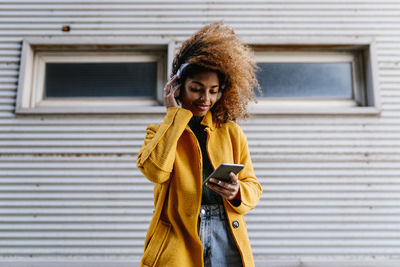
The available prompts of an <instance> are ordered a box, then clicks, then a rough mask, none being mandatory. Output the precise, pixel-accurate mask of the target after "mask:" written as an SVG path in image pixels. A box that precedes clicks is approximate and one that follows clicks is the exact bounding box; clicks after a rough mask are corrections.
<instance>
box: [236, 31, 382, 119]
mask: <svg viewBox="0 0 400 267" xmlns="http://www.w3.org/2000/svg"><path fill="white" fill-rule="evenodd" d="M243 41H245V42H246V43H247V44H248V45H249V46H250V47H251V48H252V49H253V52H254V55H255V59H256V62H259V60H260V59H262V60H268V61H270V62H272V61H273V58H276V57H278V60H279V61H278V62H282V61H283V60H284V61H286V62H293V59H291V58H290V57H293V56H295V57H298V58H301V57H302V56H303V60H305V61H307V59H305V58H304V56H309V55H312V54H314V58H313V59H311V60H310V61H312V60H315V59H317V58H318V57H320V60H321V61H322V62H326V61H323V60H327V59H328V61H331V62H335V59H334V58H335V57H336V58H342V59H343V58H345V57H349V56H351V57H352V60H351V61H352V64H353V67H354V68H352V70H353V77H354V78H353V85H355V86H353V89H355V90H356V92H357V94H355V97H356V100H357V101H358V102H359V104H360V105H355V103H354V101H352V100H332V99H331V100H330V99H293V98H292V99H291V98H287V99H284V98H282V99H273V98H269V99H268V98H267V99H263V98H262V97H260V98H257V103H256V104H253V103H252V104H250V106H249V108H250V111H251V113H252V114H279V115H280V114H282V115H286V114H288V115H291V114H304V115H307V114H311V115H315V114H320V115H323V114H326V115H337V114H339V115H344V114H348V115H352V114H359V115H379V114H380V112H381V106H380V97H379V82H378V73H377V70H378V67H377V63H376V52H375V41H374V40H373V39H371V38H335V39H332V38H324V37H321V38H314V37H310V38H308V39H303V38H296V39H293V38H279V37H276V38H275V37H274V38H263V37H261V38H244V39H243ZM274 53H275V55H273V54H274ZM282 55H284V56H283V57H282ZM268 57H269V58H268ZM279 57H280V58H279ZM267 58H268V59H267ZM263 62H265V61H263ZM274 62H277V61H274ZM303 62H304V61H303ZM314 62H315V61H314ZM362 88H364V89H362ZM361 89H362V90H361Z"/></svg>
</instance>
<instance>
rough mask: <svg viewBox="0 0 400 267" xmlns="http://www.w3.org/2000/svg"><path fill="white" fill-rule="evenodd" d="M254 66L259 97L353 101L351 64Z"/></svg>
mask: <svg viewBox="0 0 400 267" xmlns="http://www.w3.org/2000/svg"><path fill="white" fill-rule="evenodd" d="M258 66H259V67H260V70H259V72H258V73H257V78H258V81H259V83H260V85H261V88H262V91H263V94H264V95H263V97H277V98H279V97H281V98H346V99H349V98H353V82H352V81H353V78H352V69H351V63H258ZM257 96H259V94H258V93H257Z"/></svg>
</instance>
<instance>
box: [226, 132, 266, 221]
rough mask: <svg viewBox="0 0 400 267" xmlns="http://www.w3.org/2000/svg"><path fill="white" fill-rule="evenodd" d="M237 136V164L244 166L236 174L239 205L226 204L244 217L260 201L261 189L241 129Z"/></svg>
mask: <svg viewBox="0 0 400 267" xmlns="http://www.w3.org/2000/svg"><path fill="white" fill-rule="evenodd" d="M239 136H240V137H239V147H240V150H239V163H240V164H243V165H244V168H243V170H242V171H241V172H239V174H238V179H239V187H240V202H239V203H240V204H239V205H234V204H233V203H232V202H230V201H228V203H229V205H230V206H231V207H232V208H233V209H234V210H235V211H236V212H237V213H239V214H241V215H244V214H246V213H248V212H249V211H250V210H252V209H253V208H254V207H255V206H256V204H257V203H258V201H259V200H260V197H261V193H262V188H261V185H260V183H259V182H258V181H257V177H256V176H255V174H254V169H253V164H252V162H251V157H250V152H249V148H248V144H247V138H246V136H245V134H244V133H243V131H242V129H240V134H239Z"/></svg>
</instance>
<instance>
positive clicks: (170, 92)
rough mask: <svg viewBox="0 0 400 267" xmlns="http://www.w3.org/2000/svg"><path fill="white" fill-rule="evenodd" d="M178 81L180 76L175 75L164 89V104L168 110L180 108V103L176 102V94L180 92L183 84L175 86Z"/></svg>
mask: <svg viewBox="0 0 400 267" xmlns="http://www.w3.org/2000/svg"><path fill="white" fill-rule="evenodd" d="M177 81H178V76H177V75H174V76H173V77H172V78H171V79H170V80H169V81H168V82H167V84H166V85H165V87H164V103H165V106H166V107H167V108H170V107H177V106H178V103H177V102H176V99H175V92H176V91H177V90H179V88H180V87H181V84H180V83H178V85H175V86H174V84H175V82H177Z"/></svg>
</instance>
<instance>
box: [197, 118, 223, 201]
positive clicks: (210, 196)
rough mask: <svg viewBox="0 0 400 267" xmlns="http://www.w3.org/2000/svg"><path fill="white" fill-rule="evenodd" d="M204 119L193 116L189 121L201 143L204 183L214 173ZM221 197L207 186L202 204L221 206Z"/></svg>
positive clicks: (203, 192)
mask: <svg viewBox="0 0 400 267" xmlns="http://www.w3.org/2000/svg"><path fill="white" fill-rule="evenodd" d="M202 120H203V117H197V116H193V117H192V118H191V119H190V121H189V127H190V129H192V131H193V133H194V134H195V135H196V137H197V141H198V142H199V145H200V149H201V155H202V158H203V182H204V181H205V180H206V178H207V177H208V176H209V175H210V174H211V173H212V172H213V171H214V168H213V167H212V165H211V162H210V159H209V157H208V153H207V132H206V131H205V130H204V129H205V128H206V126H204V125H201V124H200V123H201V121H202ZM220 203H222V199H221V196H220V195H218V194H217V193H215V192H214V191H213V190H211V189H210V188H208V187H207V186H203V191H202V198H201V204H220Z"/></svg>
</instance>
